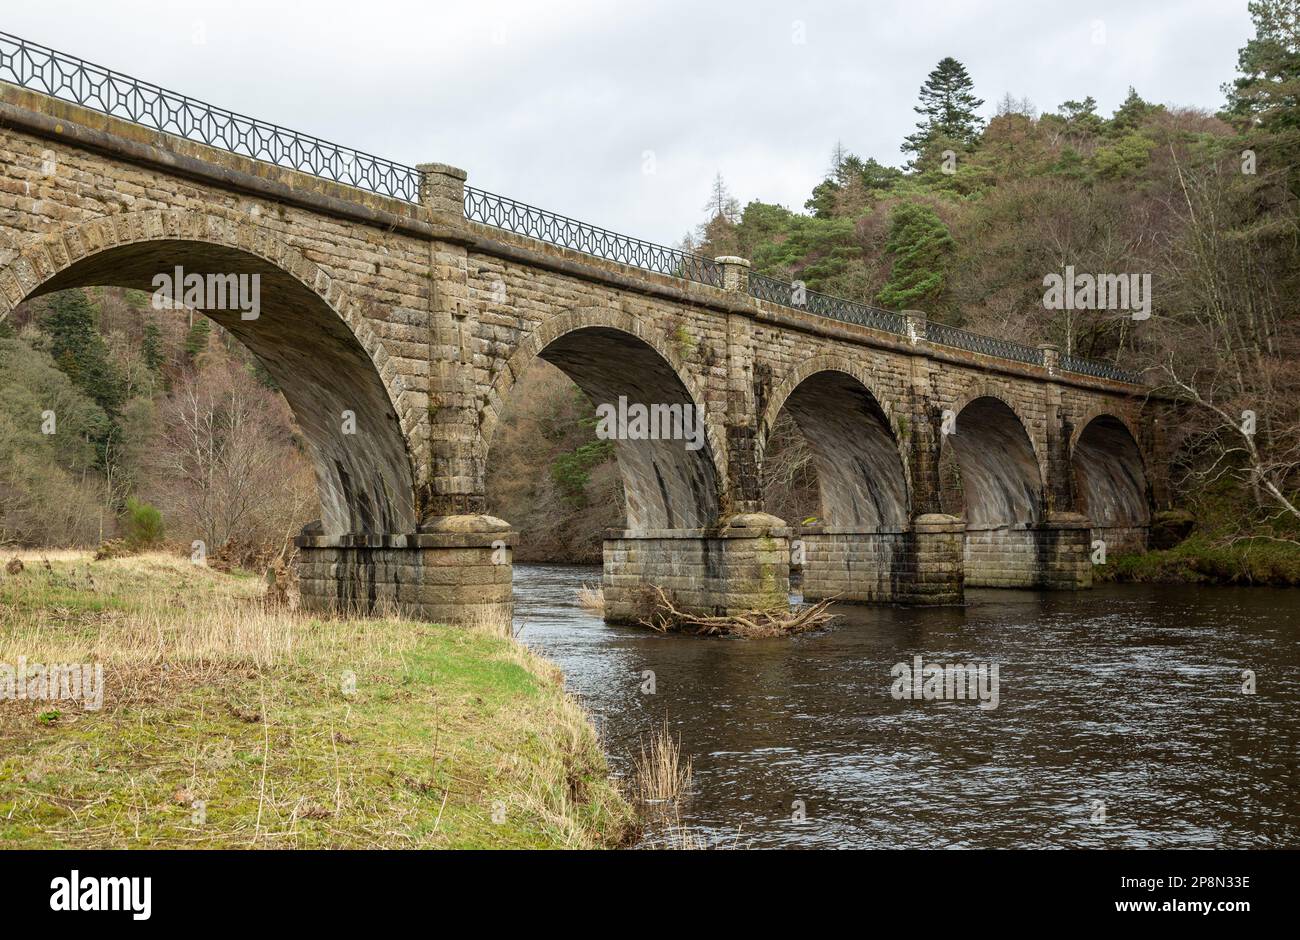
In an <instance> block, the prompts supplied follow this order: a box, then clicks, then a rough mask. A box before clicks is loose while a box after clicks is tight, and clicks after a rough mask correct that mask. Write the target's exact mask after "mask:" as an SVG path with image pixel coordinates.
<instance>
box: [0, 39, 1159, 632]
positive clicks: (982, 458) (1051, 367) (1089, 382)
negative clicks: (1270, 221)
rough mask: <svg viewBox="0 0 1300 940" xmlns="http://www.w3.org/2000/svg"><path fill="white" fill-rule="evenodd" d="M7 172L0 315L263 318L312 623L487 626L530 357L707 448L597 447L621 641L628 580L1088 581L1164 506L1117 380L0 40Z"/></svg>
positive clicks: (848, 588)
mask: <svg viewBox="0 0 1300 940" xmlns="http://www.w3.org/2000/svg"><path fill="white" fill-rule="evenodd" d="M0 165H2V166H0V168H2V172H0V318H3V317H4V316H6V315H7V314H8V313H9V311H10V310H12V308H13V307H15V306H16V305H18V304H20V303H22V302H23V301H25V300H27V299H29V298H32V297H36V296H39V295H42V294H45V293H48V292H51V291H56V290H60V289H65V288H70V287H79V286H92V285H111V286H121V287H126V288H135V289H139V290H142V291H152V290H153V287H154V284H155V281H154V278H155V277H156V276H157V275H158V274H159V273H162V272H171V271H173V270H174V268H175V267H176V266H181V267H182V268H183V269H184V271H185V272H189V273H198V274H201V275H205V276H206V275H220V276H228V275H231V274H249V275H251V274H256V275H259V278H260V281H259V283H260V294H261V298H260V315H259V316H258V317H257V318H256V319H244V318H242V317H241V314H240V313H239V312H238V311H235V310H221V309H205V310H204V311H203V312H204V313H206V314H207V315H208V316H210V317H211V319H213V320H214V321H215V322H217V323H219V324H221V326H223V327H224V328H225V329H226V330H228V331H229V332H230V333H231V334H233V335H234V336H235V337H237V338H238V339H239V340H240V341H242V342H243V343H244V344H245V345H246V346H247V347H248V348H249V349H250V350H251V351H252V352H253V353H254V354H255V355H256V356H257V357H258V358H259V359H260V360H261V361H262V362H263V363H264V364H265V366H266V368H267V370H268V371H269V372H270V374H271V375H272V376H273V377H274V379H275V380H276V381H277V383H278V384H279V386H280V388H281V389H282V391H283V393H284V395H285V398H286V399H287V401H288V403H289V405H290V406H291V407H292V409H293V411H294V413H295V415H296V417H297V419H298V422H299V424H300V426H301V428H302V431H303V434H304V436H305V438H306V440H307V443H308V446H309V449H310V453H311V457H312V460H313V463H314V466H315V470H316V476H317V480H318V484H319V493H320V502H321V517H320V520H319V521H318V522H317V523H313V524H312V525H310V526H308V527H307V528H305V529H304V531H303V534H302V535H301V536H300V537H299V539H298V545H299V547H300V556H299V566H300V574H301V578H302V581H301V583H302V592H303V598H304V602H305V603H306V604H308V605H310V606H313V607H329V606H334V605H347V606H352V607H359V608H361V609H364V610H370V609H374V608H375V607H376V606H377V605H384V604H396V605H397V606H399V607H401V608H403V609H405V610H407V611H410V612H413V613H416V614H418V615H421V616H424V617H427V618H428V619H430V620H434V621H465V620H473V619H477V618H480V617H496V616H500V615H502V614H504V613H506V612H508V610H509V609H510V605H511V564H510V558H511V554H510V552H511V544H512V541H513V534H512V532H511V530H510V527H509V525H508V523H507V522H504V521H502V520H499V519H495V518H493V517H491V516H489V515H487V512H488V507H487V506H486V504H485V497H484V478H485V468H486V467H487V465H488V463H489V461H491V460H492V451H491V446H492V440H493V435H494V432H495V430H496V428H497V425H498V423H499V421H500V420H501V417H502V414H503V412H504V411H505V410H506V409H507V408H508V407H509V406H510V403H511V401H512V396H513V390H514V387H515V384H516V382H517V381H518V379H519V378H520V376H521V375H522V374H523V373H524V371H525V370H526V369H528V367H529V365H530V364H531V363H533V362H534V360H536V359H539V358H540V359H543V360H545V361H547V362H549V363H552V364H553V365H555V366H557V367H559V368H560V369H561V370H563V371H564V372H565V373H566V374H567V375H568V376H569V377H571V378H572V379H573V381H574V382H575V383H576V384H577V385H578V386H580V387H581V388H582V390H583V391H584V392H585V393H586V394H587V395H588V396H589V397H590V399H591V400H592V402H593V403H594V404H600V403H614V402H618V401H619V400H620V398H622V399H624V400H625V401H627V402H630V403H634V404H635V403H642V404H646V405H654V404H658V405H665V406H672V405H679V406H684V407H688V408H690V409H693V413H694V414H696V415H699V416H701V419H702V421H703V423H704V430H705V433H704V439H703V446H700V447H696V448H692V447H688V446H686V445H685V444H684V442H683V441H682V440H680V439H664V438H663V437H660V438H659V439H654V437H653V436H652V437H650V438H649V439H622V440H619V441H617V443H616V445H615V451H616V453H617V457H618V462H619V467H620V472H621V475H622V478H623V483H624V488H625V495H626V503H627V519H626V522H625V529H623V530H620V531H613V532H610V533H609V534H608V538H607V540H606V542H605V574H604V587H605V592H606V604H607V616H608V617H609V618H611V619H628V618H632V617H635V616H636V614H637V612H638V609H639V607H640V605H641V604H642V603H643V601H644V586H645V585H646V584H650V583H653V584H657V585H661V586H663V587H664V588H666V589H667V590H669V591H670V592H671V593H672V595H673V596H674V597H675V599H676V602H677V603H678V605H679V606H683V607H689V608H694V609H699V610H706V611H726V610H739V609H745V608H753V607H758V606H765V605H769V604H783V603H785V602H786V596H787V592H788V589H789V584H790V570H791V563H792V562H793V563H794V565H795V567H796V568H797V569H801V570H802V582H803V592H804V595H805V596H806V597H809V598H815V597H828V596H833V595H837V596H839V597H841V598H842V599H844V600H854V601H884V602H903V603H926V604H936V603H956V602H959V601H960V600H961V599H962V591H963V586H977V585H978V586H1007V587H1040V588H1079V587H1086V586H1088V585H1089V584H1090V583H1091V563H1090V557H1089V556H1090V545H1091V544H1092V542H1093V541H1094V540H1095V539H1098V538H1100V539H1104V540H1105V541H1106V543H1107V548H1108V550H1109V551H1110V552H1111V553H1114V552H1116V551H1120V550H1126V549H1139V550H1140V549H1141V548H1143V547H1144V546H1145V541H1146V533H1147V529H1148V525H1149V521H1150V516H1151V511H1152V508H1153V507H1154V506H1156V505H1160V504H1161V503H1162V502H1163V501H1164V500H1165V499H1166V498H1167V493H1166V492H1165V489H1166V486H1167V484H1166V483H1165V478H1164V475H1163V473H1162V472H1161V469H1162V464H1163V461H1162V459H1161V456H1160V455H1161V454H1163V453H1164V444H1163V437H1164V435H1163V433H1162V426H1161V423H1160V421H1159V420H1158V418H1157V417H1156V414H1157V413H1156V411H1155V405H1154V404H1153V403H1148V400H1147V389H1146V388H1145V387H1144V386H1142V385H1141V384H1139V383H1138V382H1137V380H1136V377H1134V376H1128V375H1125V374H1124V373H1121V372H1118V371H1117V370H1114V369H1113V368H1111V367H1108V366H1105V365H1100V364H1097V363H1091V362H1087V361H1084V360H1079V359H1074V358H1071V357H1067V356H1062V355H1060V354H1059V353H1058V352H1057V350H1056V349H1054V348H1052V347H1038V348H1029V347H1025V346H1022V345H1019V344H1016V343H1011V342H1006V341H1001V340H994V339H990V338H988V337H982V336H977V335H974V334H970V333H965V332H963V331H960V330H955V329H953V328H951V327H948V326H944V325H941V324H937V323H927V322H926V320H925V318H924V317H923V316H922V315H920V314H917V313H914V312H905V313H893V312H889V311H883V310H878V309H875V308H872V307H868V306H864V305H861V304H855V303H850V302H847V301H843V300H838V299H836V298H831V297H827V296H824V295H821V294H817V293H815V292H812V291H805V290H803V289H801V287H800V286H799V285H798V284H795V285H791V284H788V283H784V282H779V281H776V280H774V279H771V278H767V277H764V276H761V275H758V274H756V273H753V272H751V271H750V270H749V266H748V264H747V262H745V261H744V260H742V259H736V258H720V259H716V260H714V259H705V258H699V257H695V256H692V255H688V254H684V253H682V252H680V251H676V250H673V249H668V248H664V247H661V246H656V245H652V244H649V243H646V242H641V241H639V240H636V239H631V238H627V237H624V236H619V235H615V234H613V233H610V232H607V231H604V230H602V229H599V228H595V227H593V226H589V225H585V224H582V223H577V222H574V221H572V220H570V219H566V218H563V217H561V216H556V215H553V214H551V213H547V212H543V211H541V210H537V209H534V208H532V207H529V206H525V205H522V204H520V203H517V202H514V201H512V200H508V199H505V198H503V197H499V196H495V195H493V194H490V193H485V192H482V191H480V190H476V189H473V188H471V187H467V186H466V185H465V179H466V177H465V173H463V172H462V171H460V170H457V169H454V168H452V167H448V166H445V165H440V164H426V165H421V166H419V167H414V168H411V167H403V166H400V165H397V164H393V163H390V162H388V161H384V160H381V159H379V158H377V157H373V156H370V155H368V154H364V153H360V152H357V151H352V150H348V149H346V148H342V147H337V146H335V145H331V144H326V143H324V142H322V141H319V140H316V139H315V138H310V137H306V136H303V135H298V134H293V133H291V132H287V131H284V130H283V129H281V128H278V127H273V126H271V125H265V124H261V123H260V122H257V121H254V120H252V119H248V118H244V117H241V116H239V115H234V114H231V113H230V112H225V111H221V110H219V109H216V108H211V107H209V106H206V105H199V104H196V103H195V102H193V101H192V100H190V99H183V98H182V97H181V96H178V95H175V94H174V93H171V92H167V91H165V90H163V89H160V88H157V87H155V86H152V85H147V84H145V83H142V82H138V81H135V80H133V79H126V78H123V77H122V76H120V75H117V74H116V73H112V74H110V73H108V72H107V71H106V70H103V69H99V68H98V67H97V66H93V65H89V64H88V63H85V62H82V61H80V60H76V59H71V58H69V57H67V56H63V55H61V54H59V53H55V52H52V51H51V50H47V49H43V48H42V47H39V46H34V45H33V44H30V43H26V42H23V41H21V40H17V39H15V38H13V37H7V36H4V35H3V34H0ZM783 411H784V412H785V413H787V414H789V415H790V416H791V417H792V418H793V419H794V420H795V422H797V424H798V426H799V427H800V429H801V431H802V432H803V434H804V436H805V438H806V439H807V441H808V442H809V444H810V447H811V449H812V450H813V452H814V453H815V457H816V461H817V470H818V476H819V480H820V487H821V513H820V515H819V517H818V519H817V520H816V522H815V524H810V525H806V526H796V527H792V526H790V525H787V524H786V522H785V521H783V520H780V519H777V518H775V517H773V516H771V515H768V514H766V513H765V512H764V507H763V504H762V495H761V494H762V486H761V481H762V478H763V468H764V457H765V451H766V448H767V442H768V436H769V434H770V432H771V429H772V428H773V425H774V424H775V422H776V420H777V417H778V415H780V414H781V413H782V412H783ZM33 420H34V421H38V420H39V416H33ZM629 437H631V435H629ZM790 522H791V523H798V522H799V520H790Z"/></svg>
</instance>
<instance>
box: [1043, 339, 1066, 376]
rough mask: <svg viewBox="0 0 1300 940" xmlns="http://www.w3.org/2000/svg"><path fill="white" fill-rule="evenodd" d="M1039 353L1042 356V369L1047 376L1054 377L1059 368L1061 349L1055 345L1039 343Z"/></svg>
mask: <svg viewBox="0 0 1300 940" xmlns="http://www.w3.org/2000/svg"><path fill="white" fill-rule="evenodd" d="M1038 349H1039V351H1040V352H1041V353H1042V354H1043V368H1045V369H1046V370H1047V374H1048V375H1056V373H1057V370H1058V369H1059V368H1060V366H1061V349H1060V347H1059V346H1057V345H1056V344H1055V343H1040V344H1039V345H1038Z"/></svg>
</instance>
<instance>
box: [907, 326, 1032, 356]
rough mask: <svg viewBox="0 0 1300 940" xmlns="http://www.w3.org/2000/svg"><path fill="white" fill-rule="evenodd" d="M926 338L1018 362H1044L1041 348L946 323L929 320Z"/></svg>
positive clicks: (940, 343) (945, 344) (934, 341)
mask: <svg viewBox="0 0 1300 940" xmlns="http://www.w3.org/2000/svg"><path fill="white" fill-rule="evenodd" d="M925 338H926V339H927V340H929V341H930V342H931V343H938V344H939V345H940V346H953V347H956V348H957V349H965V350H968V351H970V352H976V353H980V354H981V355H984V356H994V357H996V358H998V359H1012V360H1014V361H1016V362H1027V363H1029V364H1031V365H1036V366H1041V365H1042V364H1043V351H1042V350H1041V349H1036V348H1035V347H1033V346H1025V345H1024V344H1023V343H1013V342H1012V341H1011V340H1007V339H998V338H997V337H995V336H985V335H983V334H982V333H972V332H970V331H969V330H962V329H958V328H957V327H955V326H948V325H947V324H944V323H932V322H927V323H926V324H925Z"/></svg>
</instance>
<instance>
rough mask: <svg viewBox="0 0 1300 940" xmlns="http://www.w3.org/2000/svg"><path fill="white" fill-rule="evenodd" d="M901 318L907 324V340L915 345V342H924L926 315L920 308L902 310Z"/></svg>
mask: <svg viewBox="0 0 1300 940" xmlns="http://www.w3.org/2000/svg"><path fill="white" fill-rule="evenodd" d="M902 314H903V320H904V321H905V322H906V324H907V327H906V328H907V341H908V342H909V343H911V344H912V345H913V346H915V345H916V344H917V343H924V342H925V339H926V336H925V321H926V319H927V317H926V315H925V314H924V313H923V312H922V311H920V310H904V311H902Z"/></svg>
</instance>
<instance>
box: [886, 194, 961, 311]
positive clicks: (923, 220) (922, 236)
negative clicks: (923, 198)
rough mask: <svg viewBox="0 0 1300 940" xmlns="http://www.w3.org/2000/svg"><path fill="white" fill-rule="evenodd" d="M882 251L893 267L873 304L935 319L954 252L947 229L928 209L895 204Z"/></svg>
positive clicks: (954, 247) (909, 203) (944, 291)
mask: <svg viewBox="0 0 1300 940" xmlns="http://www.w3.org/2000/svg"><path fill="white" fill-rule="evenodd" d="M885 250H886V251H887V252H889V254H890V255H891V256H892V257H893V265H892V266H891V268H890V270H889V280H888V281H886V282H885V286H884V287H882V288H881V289H880V293H879V294H877V295H876V300H877V301H878V302H879V303H881V304H883V305H884V306H886V307H891V308H893V309H895V310H902V309H908V308H919V309H922V310H924V311H925V312H926V313H927V314H928V315H930V316H931V317H934V318H935V319H938V317H936V316H935V314H937V313H938V312H939V309H938V308H939V306H940V304H941V303H942V300H943V297H944V295H945V293H946V292H947V286H948V271H949V268H950V267H951V264H952V258H953V255H954V252H955V250H956V243H955V242H954V241H953V238H952V234H951V233H950V232H949V231H948V226H946V225H944V223H943V220H942V219H940V218H939V215H938V213H936V212H935V211H934V210H933V209H931V208H930V207H929V206H925V205H921V204H919V203H914V202H903V203H899V204H898V206H896V207H895V209H894V212H893V215H891V216H890V222H889V237H888V239H887V240H886V242H885Z"/></svg>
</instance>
